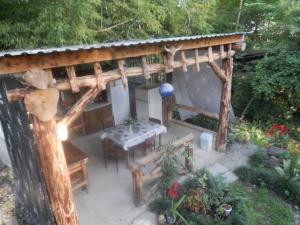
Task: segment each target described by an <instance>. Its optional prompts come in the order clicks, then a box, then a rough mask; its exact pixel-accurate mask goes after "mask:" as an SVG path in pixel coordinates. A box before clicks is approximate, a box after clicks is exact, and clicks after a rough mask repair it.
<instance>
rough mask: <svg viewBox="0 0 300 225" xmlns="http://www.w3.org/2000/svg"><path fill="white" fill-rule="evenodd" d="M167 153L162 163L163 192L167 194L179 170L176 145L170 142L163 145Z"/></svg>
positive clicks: (164, 194)
mask: <svg viewBox="0 0 300 225" xmlns="http://www.w3.org/2000/svg"><path fill="white" fill-rule="evenodd" d="M163 148H164V150H165V151H166V154H165V155H164V157H163V159H162V163H161V171H162V179H161V189H160V191H161V194H162V195H163V196H166V194H167V190H168V189H169V187H170V186H171V184H172V183H173V182H174V181H175V179H176V176H177V171H178V164H179V162H178V158H177V155H176V154H174V146H173V145H172V143H171V142H170V143H169V144H167V145H164V146H163Z"/></svg>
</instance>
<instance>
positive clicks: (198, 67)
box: [195, 49, 200, 72]
mask: <svg viewBox="0 0 300 225" xmlns="http://www.w3.org/2000/svg"><path fill="white" fill-rule="evenodd" d="M195 59H196V69H197V72H200V61H199V50H198V49H195Z"/></svg>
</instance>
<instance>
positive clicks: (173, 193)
mask: <svg viewBox="0 0 300 225" xmlns="http://www.w3.org/2000/svg"><path fill="white" fill-rule="evenodd" d="M179 187H180V184H179V183H178V182H174V183H173V184H172V186H171V187H170V189H169V190H168V195H169V197H170V198H171V199H173V200H174V199H176V198H177V197H178V195H179V194H178V191H177V190H178V188H179Z"/></svg>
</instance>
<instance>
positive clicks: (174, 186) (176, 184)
mask: <svg viewBox="0 0 300 225" xmlns="http://www.w3.org/2000/svg"><path fill="white" fill-rule="evenodd" d="M179 187H180V184H179V183H178V182H177V181H176V182H174V183H173V184H172V186H171V189H175V190H177V189H178V188H179Z"/></svg>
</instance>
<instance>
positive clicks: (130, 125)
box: [127, 117, 134, 133]
mask: <svg viewBox="0 0 300 225" xmlns="http://www.w3.org/2000/svg"><path fill="white" fill-rule="evenodd" d="M133 124H134V119H133V118H132V117H129V118H128V119H127V125H128V128H129V131H130V133H131V132H132V125H133Z"/></svg>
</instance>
